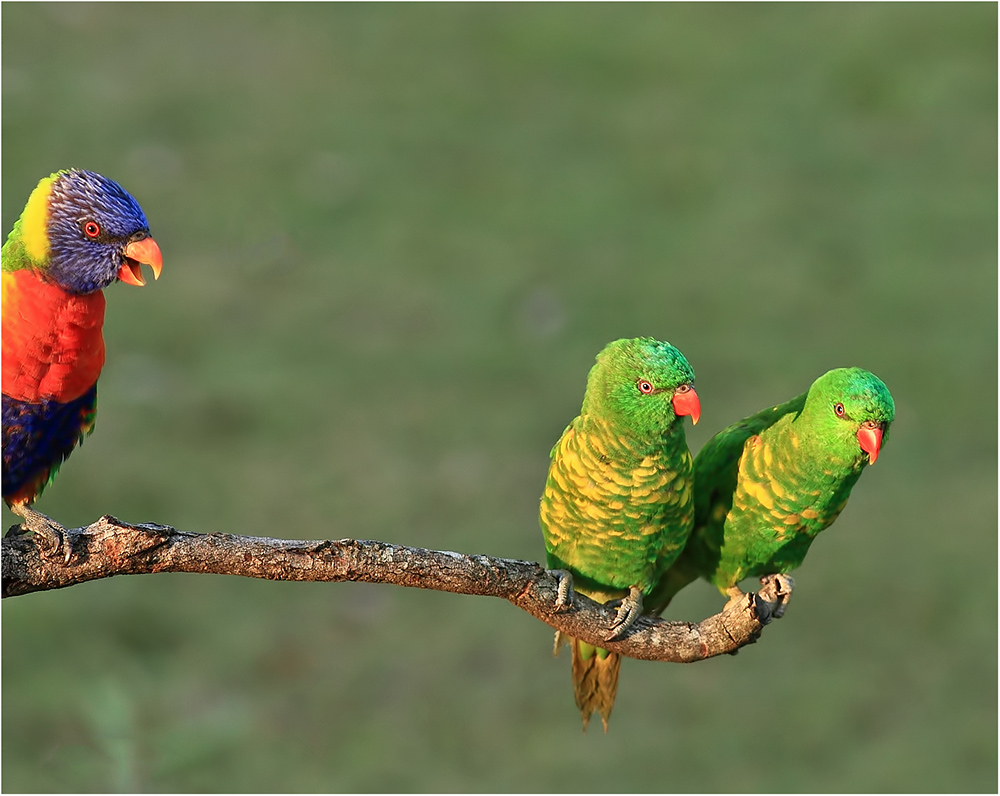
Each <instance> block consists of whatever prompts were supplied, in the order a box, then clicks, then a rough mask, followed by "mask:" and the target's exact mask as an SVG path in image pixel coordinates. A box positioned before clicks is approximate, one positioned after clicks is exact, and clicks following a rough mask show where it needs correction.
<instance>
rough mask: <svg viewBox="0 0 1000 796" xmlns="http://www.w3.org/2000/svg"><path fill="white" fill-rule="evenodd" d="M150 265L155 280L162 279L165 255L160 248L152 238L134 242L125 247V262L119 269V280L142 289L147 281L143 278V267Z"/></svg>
mask: <svg viewBox="0 0 1000 796" xmlns="http://www.w3.org/2000/svg"><path fill="white" fill-rule="evenodd" d="M144 265H148V266H149V267H150V268H151V269H152V270H153V279H159V278H160V271H162V270H163V255H162V254H160V247H159V246H157V245H156V241H155V240H153V239H152V238H143V239H142V240H136V241H132V242H131V243H130V244H129V245H128V246H126V247H125V262H123V263H122V267H121V268H119V269H118V278H119V279H120V280H121V281H122V282H125V283H127V284H129V285H135V286H136V287H142V286H143V285H145V284H146V280H145V279H143V278H142V266H144Z"/></svg>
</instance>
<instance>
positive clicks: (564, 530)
mask: <svg viewBox="0 0 1000 796" xmlns="http://www.w3.org/2000/svg"><path fill="white" fill-rule="evenodd" d="M700 414H701V406H700V404H699V401H698V394H697V393H696V392H695V389H694V371H693V370H692V369H691V366H690V365H689V364H688V362H687V360H686V359H685V358H684V355H683V354H681V352H680V351H678V350H677V349H676V348H674V347H673V346H672V345H670V344H669V343H663V342H660V341H658V340H653V339H651V338H648V337H642V338H636V339H630V340H616V341H614V342H612V343H609V344H608V345H607V346H606V347H605V348H604V350H603V351H601V353H600V354H598V355H597V363H596V364H595V365H594V366H593V368H592V369H591V371H590V375H589V376H588V377H587V389H586V392H585V394H584V398H583V408H582V409H581V411H580V415H579V416H578V417H576V418H575V419H574V420H573V422H572V423H570V424H569V426H567V428H566V430H565V431H564V432H563V434H562V437H560V439H559V441H558V442H557V443H556V445H555V447H554V448H553V449H552V453H551V458H552V461H551V464H550V466H549V473H548V479H547V480H546V483H545V492H544V493H543V495H542V499H541V512H540V522H541V526H542V533H543V535H544V537H545V549H546V552H547V560H548V566H549V567H550V568H552V569H558V570H563V571H565V572H568V573H569V574H570V576H571V577H572V584H573V587H574V588H575V589H576V590H577V591H579V592H581V593H582V594H585V595H586V596H588V597H590V598H591V599H594V600H597V601H598V602H601V603H607V602H610V601H614V600H619V601H620V605H619V607H618V609H617V612H616V621H615V626H614V633H613V635H612V636H611V638H615V637H618V636H620V635H621V634H622V633H624V632H625V631H626V630H627V629H628V627H629V626H630V625H631V624H632V623H633V622H634V621H635V619H636V618H637V617H638V616H639V615H640V614H641V613H642V612H643V599H644V598H645V597H646V596H647V595H648V594H649V593H650V590H651V589H652V588H653V586H654V585H655V584H656V582H657V581H658V580H659V578H660V576H661V575H662V573H663V572H664V570H665V569H666V568H667V567H668V566H670V564H671V563H672V562H673V561H674V559H675V558H676V557H677V555H678V554H679V553H680V551H681V548H682V547H683V546H684V542H685V541H686V540H687V537H688V534H689V533H690V532H691V528H692V522H693V520H694V503H693V499H692V462H691V454H690V452H689V451H688V447H687V443H686V442H685V439H684V426H683V421H682V418H683V417H684V416H690V417H691V419H692V421H694V422H695V423H697V422H698V417H699V415H700ZM561 641H562V636H561V634H559V633H557V634H556V651H557V652H558V649H559V646H560V643H561ZM568 641H569V643H570V646H571V647H572V653H573V690H574V694H575V696H576V704H577V707H578V708H579V709H580V713H581V715H582V717H583V727H584V729H586V728H587V724H588V723H589V722H590V716H591V714H592V713H593V712H594V711H595V710H597V711H598V712H599V713H600V714H601V719H602V721H603V724H604V730H605V732H607V729H608V718H609V716H610V715H611V708H612V707H613V706H614V700H615V693H616V691H617V688H618V669H619V667H620V665H621V659H620V656H618V655H616V654H615V653H612V652H608V651H607V650H604V649H601V648H598V647H594V646H591V645H590V644H586V643H584V642H582V641H580V640H579V639H568Z"/></svg>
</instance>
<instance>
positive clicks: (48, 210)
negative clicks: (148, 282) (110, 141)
mask: <svg viewBox="0 0 1000 796" xmlns="http://www.w3.org/2000/svg"><path fill="white" fill-rule="evenodd" d="M19 225H20V228H19V233H20V235H21V237H22V241H23V244H24V248H25V253H26V255H27V257H28V260H29V263H30V265H31V266H32V267H33V268H35V269H36V270H38V271H39V272H41V273H42V274H43V275H44V277H45V278H47V279H50V280H51V281H53V282H55V283H56V284H58V285H59V286H60V287H62V288H63V289H64V290H67V291H68V292H70V293H92V292H94V291H95V290H101V289H103V288H105V287H107V286H108V285H110V284H111V283H112V282H115V281H117V280H121V281H122V282H126V283H128V284H130V285H137V286H142V285H144V284H145V279H143V276H142V266H143V265H147V266H149V268H150V269H151V270H152V273H153V278H154V279H158V278H159V276H160V271H161V269H162V268H163V258H162V256H161V254H160V248H159V246H157V244H156V241H154V240H153V238H152V237H150V234H149V225H148V224H147V223H146V216H145V215H143V212H142V208H141V207H139V203H138V202H136V200H135V199H133V198H132V197H131V196H130V195H129V194H128V192H127V191H125V189H124V188H122V187H121V186H120V185H119V184H118V183H116V182H115V181H114V180H109V179H108V178H107V177H104V176H102V175H100V174H96V173H95V172H92V171H83V170H79V169H69V170H67V171H59V172H56V173H55V174H52V175H51V176H49V177H46V178H44V179H43V180H42V181H41V182H39V183H38V186H37V187H36V188H35V190H34V191H33V192H32V194H31V196H30V197H29V199H28V204H27V205H26V207H25V209H24V213H23V214H22V216H21V219H20V221H19Z"/></svg>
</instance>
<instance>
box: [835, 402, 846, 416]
mask: <svg viewBox="0 0 1000 796" xmlns="http://www.w3.org/2000/svg"><path fill="white" fill-rule="evenodd" d="M833 411H834V412H836V413H837V417H843V416H844V405H843V404H834V405H833Z"/></svg>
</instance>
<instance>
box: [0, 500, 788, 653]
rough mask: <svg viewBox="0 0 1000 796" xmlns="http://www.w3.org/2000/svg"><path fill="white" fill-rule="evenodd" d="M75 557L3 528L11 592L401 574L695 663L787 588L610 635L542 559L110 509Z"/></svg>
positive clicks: (623, 646)
mask: <svg viewBox="0 0 1000 796" xmlns="http://www.w3.org/2000/svg"><path fill="white" fill-rule="evenodd" d="M65 534H66V542H67V544H69V545H70V547H71V549H72V552H73V557H72V560H71V562H70V564H69V565H63V563H62V561H61V560H56V558H52V557H46V556H44V555H42V553H41V550H40V547H39V543H38V539H37V536H36V535H35V534H33V533H25V532H23V531H22V530H21V527H20V526H17V525H15V526H13V527H12V528H11V529H10V531H9V532H8V533H7V535H6V536H5V537H4V538H3V542H2V549H3V556H2V569H3V581H2V588H3V597H14V596H18V595H23V594H29V593H31V592H36V591H46V590H49V589H61V588H64V587H66V586H73V585H75V584H77V583H83V582H85V581H89V580H98V579H100V578H109V577H112V576H114V575H141V574H148V573H153V572H204V573H214V574H220V575H223V574H224V575H243V576H245V577H250V578H266V579H269V580H299V581H330V582H340V581H363V582H366V583H393V584H395V585H397V586H409V587H415V588H419V589H435V590H437V591H448V592H455V593H458V594H475V595H480V596H484V597H500V598H502V599H504V600H507V601H509V602H511V603H513V604H514V605H515V606H517V607H518V608H520V609H521V610H522V611H526V612H527V613H529V614H531V615H532V616H533V617H535V618H536V619H540V620H541V621H543V622H545V623H546V624H548V625H551V626H552V627H554V628H556V629H557V630H561V631H562V632H564V633H566V634H568V635H570V636H574V637H576V638H579V639H582V640H584V641H586V642H588V643H591V644H599V645H600V646H602V647H604V648H605V649H609V650H612V651H614V652H617V653H620V654H621V655H625V656H628V657H631V658H640V659H643V660H656V661H672V662H677V663H689V662H692V661H698V660H703V659H705V658H711V657H713V656H715V655H721V654H723V653H734V652H736V650H738V649H739V648H740V647H742V646H744V645H745V644H750V643H753V642H754V641H756V639H757V637H758V635H759V634H760V632H761V630H762V629H763V627H764V625H766V624H768V622H770V620H771V617H772V616H774V615H775V611H776V609H777V610H778V612H779V614H778V615H780V606H782V604H783V601H784V600H785V599H786V598H787V594H786V593H785V592H783V591H782V587H781V585H780V584H779V583H778V581H776V580H767V581H766V582H765V583H764V586H763V588H762V589H761V590H760V592H758V593H756V594H747V595H745V597H744V598H743V599H742V600H740V601H734V602H731V603H729V604H727V606H726V608H724V609H723V611H722V612H721V613H718V614H716V615H715V616H711V617H709V618H708V619H705V620H704V621H702V622H699V623H697V624H694V623H690V622H666V621H663V620H660V619H654V618H652V617H645V616H644V617H641V618H640V619H639V620H638V621H637V622H636V623H635V624H634V625H633V626H632V627H631V628H630V629H629V632H628V633H627V634H626V635H625V636H624V637H623V638H621V639H618V640H616V641H607V640H606V637H607V635H608V633H609V632H610V630H611V626H612V624H613V623H614V618H615V617H614V611H613V610H612V609H611V608H606V607H605V606H603V605H600V604H599V603H596V602H594V601H592V600H590V599H588V598H586V597H584V596H583V595H581V594H574V595H573V601H572V605H571V606H569V607H561V606H557V591H558V586H559V579H558V578H557V577H555V576H554V575H553V574H550V572H548V571H546V570H545V569H543V568H542V567H541V566H539V565H538V564H535V563H532V562H529V561H517V560H513V559H507V558H494V557H492V556H477V555H464V554H461V553H452V552H448V551H442V550H425V549H422V548H419V547H406V546H404V545H395V544H388V543H386V542H378V541H364V540H360V539H341V540H339V541H298V540H293V539H270V538H267V537H254V536H234V535H229V534H223V533H210V534H199V533H191V532H188V531H178V530H175V529H174V528H171V527H169V526H166V525H154V524H149V523H147V524H141V525H130V524H129V523H125V522H122V521H121V520H117V519H115V518H114V517H111V516H109V515H105V516H104V517H101V518H100V519H99V520H97V521H96V522H94V523H92V524H91V525H89V526H87V527H85V528H71V529H66V530H65Z"/></svg>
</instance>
